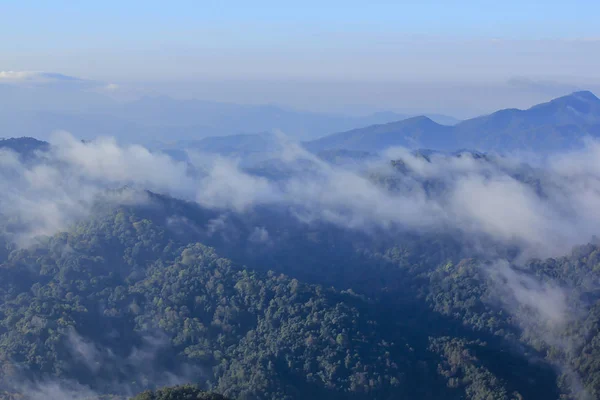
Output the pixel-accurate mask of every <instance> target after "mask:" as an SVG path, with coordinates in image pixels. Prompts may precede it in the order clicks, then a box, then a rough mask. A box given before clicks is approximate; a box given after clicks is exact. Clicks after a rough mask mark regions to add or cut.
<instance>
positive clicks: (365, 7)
mask: <svg viewBox="0 0 600 400" xmlns="http://www.w3.org/2000/svg"><path fill="white" fill-rule="evenodd" d="M288 3H291V2H282V1H252V2H249V1H241V0H238V1H174V2H169V3H167V2H164V1H143V2H141V1H126V2H124V1H112V0H106V1H102V2H80V1H43V0H40V1H23V0H21V1H12V0H1V1H0V15H1V17H0V18H1V23H0V37H2V38H4V40H1V41H0V71H2V70H4V71H46V72H57V73H63V74H67V75H72V76H78V77H84V78H88V79H96V80H102V81H106V82H117V83H119V84H121V86H122V87H126V86H127V84H130V85H132V86H136V87H144V88H147V89H149V90H155V91H158V92H162V93H165V94H169V95H172V96H178V97H203V98H207V99H208V98H214V99H217V100H221V101H239V102H250V103H265V102H267V103H283V104H288V105H291V106H295V107H299V108H311V107H312V108H317V109H324V108H328V109H332V110H333V109H336V108H339V109H340V110H350V109H353V108H354V109H361V110H367V109H369V110H371V109H382V108H387V109H395V110H399V109H402V110H407V109H409V108H411V107H412V108H415V109H422V108H423V107H427V106H428V104H430V103H432V102H434V101H435V100H436V99H438V100H439V99H442V100H443V102H444V103H446V104H447V103H448V102H449V101H450V99H451V98H452V97H453V96H455V95H460V93H469V96H470V97H469V98H466V99H465V100H464V101H463V100H458V104H462V103H463V102H467V103H469V100H468V99H471V103H472V104H471V105H470V106H462V105H460V106H455V107H448V106H446V107H445V108H444V107H442V108H440V107H438V106H435V105H433V106H430V110H424V111H437V112H439V111H447V112H448V113H454V114H464V115H459V116H468V114H469V113H478V112H484V111H490V110H491V109H493V108H494V107H497V106H500V105H504V104H505V103H506V105H507V106H508V105H509V103H511V102H514V103H515V106H526V105H531V104H533V103H534V102H536V101H539V100H543V99H547V98H550V97H552V96H554V95H556V94H563V92H564V90H565V88H571V87H577V88H585V89H588V88H592V89H594V88H595V87H596V85H600V28H598V24H597V16H598V15H600V2H597V1H583V0H576V1H570V2H564V1H555V0H547V1H531V0H530V1H515V0H508V1H503V2H498V1H483V0H480V1H433V0H424V1H378V0H374V1H370V2H365V1H353V0H346V1H338V0H330V1H313V0H307V1H302V2H293V4H288ZM515 81H519V82H520V83H521V87H520V88H519V89H518V90H514V84H511V83H510V82H512V83H514V82H515ZM523 82H530V83H531V82H533V83H535V85H533V86H532V87H535V90H533V91H534V92H535V93H526V94H523V93H522V92H523ZM369 83H374V84H376V86H377V85H379V87H381V86H382V84H386V85H387V86H386V88H385V89H380V90H378V91H376V92H375V93H373V90H369V87H370V86H369V85H368V84H369ZM540 83H541V84H543V86H544V88H543V90H542V89H540ZM511 85H512V86H511ZM340 86H341V87H342V89H344V90H341V91H340V90H338V89H334V87H340ZM432 86H433V89H432ZM530 86H531V85H530ZM298 87H300V88H304V92H306V91H309V92H310V93H309V94H302V93H299V91H298ZM436 87H439V88H441V89H440V90H437V89H435V88H436ZM507 87H508V89H507ZM532 87H530V88H529V89H528V90H529V92H531V90H532ZM257 88H259V89H257ZM260 88H262V89H264V90H262V91H261V90H260ZM324 88H327V90H325V89H324ZM511 88H512V89H511ZM557 88H560V90H558V89H557ZM495 90H499V92H498V94H497V96H498V97H497V100H495V101H492V100H490V99H489V98H488V97H489V95H488V96H487V97H486V93H489V92H490V91H495ZM506 90H509V92H510V90H513V92H514V93H512V92H511V93H509V94H506V93H504V92H506ZM503 91H504V92H503ZM300 92H302V90H300ZM475 92H481V93H480V94H477V95H474V93H475ZM494 93H495V92H494ZM414 96H417V97H419V96H420V97H423V98H424V100H423V101H421V100H417V101H412V102H411V100H410V98H411V97H414ZM473 96H475V97H473ZM409 111H410V110H409Z"/></svg>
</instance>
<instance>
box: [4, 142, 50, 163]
mask: <svg viewBox="0 0 600 400" xmlns="http://www.w3.org/2000/svg"><path fill="white" fill-rule="evenodd" d="M49 148H50V144H49V143H48V142H44V141H41V140H37V139H34V138H32V137H21V138H9V139H0V149H7V150H11V151H14V152H15V153H17V154H18V155H19V156H20V157H21V158H22V159H24V160H29V159H32V158H33V157H34V156H35V155H36V153H37V152H40V151H46V150H48V149H49Z"/></svg>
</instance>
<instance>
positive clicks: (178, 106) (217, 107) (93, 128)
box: [0, 74, 456, 148]
mask: <svg viewBox="0 0 600 400" xmlns="http://www.w3.org/2000/svg"><path fill="white" fill-rule="evenodd" d="M43 78H44V80H43V81H42V82H41V83H36V84H33V83H27V84H2V83H0V129H1V132H0V134H1V135H3V136H14V137H16V136H34V137H38V138H42V139H44V138H48V137H49V135H50V134H51V133H52V132H54V131H57V130H66V131H69V132H71V133H72V134H73V135H75V136H76V137H78V138H81V139H92V138H94V137H97V136H115V137H117V138H118V139H119V141H120V142H127V143H142V144H144V145H147V146H153V147H155V148H160V147H161V146H165V145H170V144H172V143H173V142H175V141H181V140H198V139H201V138H204V137H209V136H225V135H239V134H253V133H256V132H274V131H281V132H283V133H285V134H286V135H288V136H289V137H293V138H295V139H298V140H310V139H314V138H317V137H320V136H322V135H325V134H327V133H330V132H335V131H342V130H348V129H351V128H354V127H357V126H367V125H372V124H380V123H386V122H391V121H396V120H401V119H405V118H408V117H409V116H408V115H403V114H398V113H394V112H379V113H374V114H371V115H364V116H351V115H342V114H328V113H317V112H306V111H299V110H293V109H288V108H285V107H279V106H275V105H244V104H234V103H221V102H212V101H204V100H196V99H189V100H181V99H174V98H171V97H168V96H144V97H141V98H139V99H137V100H133V101H128V102H119V101H116V100H114V99H113V98H111V97H109V96H108V95H106V94H105V92H103V90H105V89H104V86H98V85H99V84H98V83H95V82H90V81H86V80H79V79H76V78H73V77H61V76H55V75H53V74H46V75H44V76H43ZM47 78H52V81H51V82H46V80H47ZM432 118H439V119H440V120H444V121H449V123H455V122H456V120H455V119H454V118H451V117H447V116H444V115H432Z"/></svg>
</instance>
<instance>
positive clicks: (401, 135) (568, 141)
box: [305, 91, 600, 152]
mask: <svg viewBox="0 0 600 400" xmlns="http://www.w3.org/2000/svg"><path fill="white" fill-rule="evenodd" d="M588 135H591V136H598V135H600V99H598V97H596V96H595V95H594V94H593V93H592V92H590V91H579V92H574V93H571V94H569V95H566V96H562V97H558V98H555V99H553V100H550V101H548V102H546V103H540V104H537V105H534V106H532V107H530V108H528V109H524V110H522V109H517V108H507V109H502V110H498V111H496V112H494V113H491V114H487V115H483V116H479V117H475V118H471V119H468V120H465V121H461V122H459V123H457V124H456V125H454V126H447V125H441V124H438V123H436V122H434V121H432V120H431V119H429V118H427V117H425V116H419V117H413V118H409V119H405V120H402V121H396V122H391V123H387V124H379V125H371V126H368V127H365V128H358V129H353V130H350V131H345V132H338V133H334V134H332V135H328V136H325V137H322V138H320V139H316V140H313V141H309V142H305V146H306V147H307V148H308V149H309V150H311V151H323V150H332V149H336V148H338V149H345V150H362V151H371V152H374V151H381V150H383V149H385V148H387V147H393V146H403V147H410V148H430V149H433V150H443V151H453V150H456V149H457V148H471V149H474V150H479V151H509V150H532V149H536V150H541V151H553V150H559V149H563V148H569V147H574V146H576V145H577V144H578V143H577V142H579V141H581V140H582V139H583V137H585V136H588Z"/></svg>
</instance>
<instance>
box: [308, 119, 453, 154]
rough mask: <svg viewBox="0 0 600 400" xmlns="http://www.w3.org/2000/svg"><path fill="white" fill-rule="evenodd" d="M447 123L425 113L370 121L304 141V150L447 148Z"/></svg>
mask: <svg viewBox="0 0 600 400" xmlns="http://www.w3.org/2000/svg"><path fill="white" fill-rule="evenodd" d="M452 132H453V128H452V127H451V126H446V125H440V124H438V123H436V122H434V121H432V120H431V119H429V118H427V117H414V118H409V119H406V120H403V121H398V122H391V123H387V124H381V125H373V126H369V127H367V128H359V129H354V130H351V131H348V132H341V133H336V134H333V135H329V136H325V137H323V138H321V139H317V140H313V141H311V142H307V143H305V146H306V148H307V149H308V150H311V151H323V150H332V149H345V150H354V151H368V152H377V151H380V150H383V149H385V148H388V147H391V146H404V147H425V148H432V149H436V148H440V147H441V148H444V149H445V148H448V147H449V146H452V145H453V140H454V137H453V135H452Z"/></svg>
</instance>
